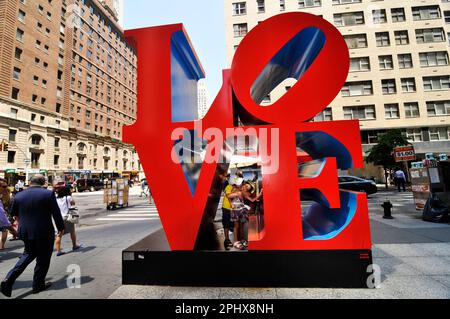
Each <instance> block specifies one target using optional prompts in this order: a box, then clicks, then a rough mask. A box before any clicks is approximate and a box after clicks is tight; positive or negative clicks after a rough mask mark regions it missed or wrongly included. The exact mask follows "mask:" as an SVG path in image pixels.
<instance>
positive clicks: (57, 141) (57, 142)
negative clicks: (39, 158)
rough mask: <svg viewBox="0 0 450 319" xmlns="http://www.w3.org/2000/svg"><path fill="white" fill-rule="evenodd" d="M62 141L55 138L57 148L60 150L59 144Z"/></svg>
mask: <svg viewBox="0 0 450 319" xmlns="http://www.w3.org/2000/svg"><path fill="white" fill-rule="evenodd" d="M60 141H61V139H60V138H59V137H55V147H56V148H58V147H59V142H60Z"/></svg>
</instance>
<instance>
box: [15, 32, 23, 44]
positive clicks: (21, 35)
mask: <svg viewBox="0 0 450 319" xmlns="http://www.w3.org/2000/svg"><path fill="white" fill-rule="evenodd" d="M23 35H24V32H23V31H22V30H20V29H17V31H16V40H17V41H20V42H23Z"/></svg>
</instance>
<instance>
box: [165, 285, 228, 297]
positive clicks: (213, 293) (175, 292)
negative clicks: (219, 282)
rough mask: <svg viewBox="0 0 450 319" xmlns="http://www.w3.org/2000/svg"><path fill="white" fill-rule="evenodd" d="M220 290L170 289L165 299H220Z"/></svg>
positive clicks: (167, 290)
mask: <svg viewBox="0 0 450 319" xmlns="http://www.w3.org/2000/svg"><path fill="white" fill-rule="evenodd" d="M219 296H220V289H219V288H198V287H168V288H167V289H166V290H165V292H164V296H163V298H164V299H219Z"/></svg>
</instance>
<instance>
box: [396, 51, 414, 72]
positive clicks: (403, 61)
mask: <svg viewBox="0 0 450 319" xmlns="http://www.w3.org/2000/svg"><path fill="white" fill-rule="evenodd" d="M398 67H399V68H400V69H410V68H412V67H413V63H412V56H411V54H409V53H406V54H399V55H398Z"/></svg>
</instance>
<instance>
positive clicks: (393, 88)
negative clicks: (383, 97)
mask: <svg viewBox="0 0 450 319" xmlns="http://www.w3.org/2000/svg"><path fill="white" fill-rule="evenodd" d="M381 88H382V91H383V94H395V93H397V85H396V83H395V79H386V80H381Z"/></svg>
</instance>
